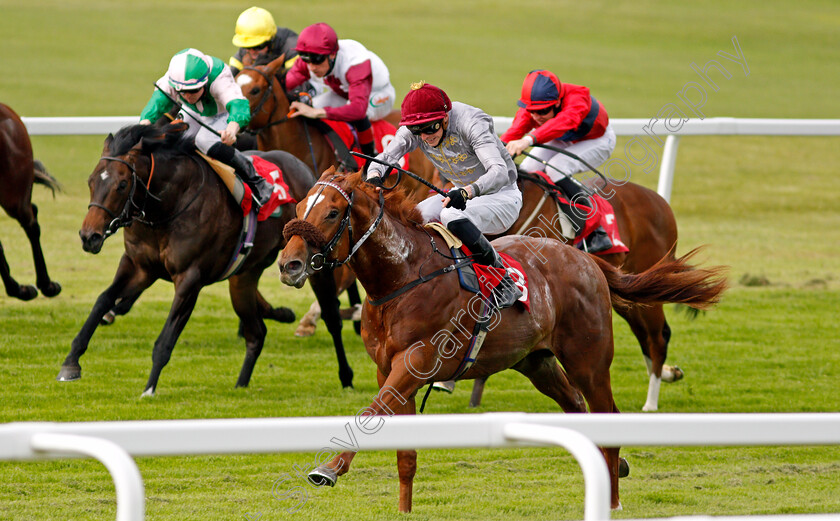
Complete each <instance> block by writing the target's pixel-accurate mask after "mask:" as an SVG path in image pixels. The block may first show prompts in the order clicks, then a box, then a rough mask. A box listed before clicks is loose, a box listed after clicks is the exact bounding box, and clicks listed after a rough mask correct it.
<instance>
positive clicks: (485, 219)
mask: <svg viewBox="0 0 840 521" xmlns="http://www.w3.org/2000/svg"><path fill="white" fill-rule="evenodd" d="M442 203H443V196H441V195H433V196H431V197H429V198H427V199H425V200H423V201H420V203H418V204H417V209H418V210H420V213H421V214H422V215H423V221H424V222H430V221H440V222H441V224H443V225H444V226H446V225H448V224H449V223H450V222H452V221H455V220H458V219H464V218H467V219H469V220H470V221H472V223H473V224H474V225H475V227H476V228H478V229H479V231H481V233H484V234H486V235H495V234H498V233H502V232H504V231H505V230H507V229H508V228H510V227H511V226H513V223H514V222H516V219H517V218H518V217H519V212H520V210H522V192H520V191H519V189H518V188H517V187H516V185H511V186H508V187H505V188H503V189H502V190H501V191H498V192H496V193H493V194H486V195H480V196H478V197H476V198H474V199H470V200H468V201H467V208H466V210H458V209H456V208H443V204H442Z"/></svg>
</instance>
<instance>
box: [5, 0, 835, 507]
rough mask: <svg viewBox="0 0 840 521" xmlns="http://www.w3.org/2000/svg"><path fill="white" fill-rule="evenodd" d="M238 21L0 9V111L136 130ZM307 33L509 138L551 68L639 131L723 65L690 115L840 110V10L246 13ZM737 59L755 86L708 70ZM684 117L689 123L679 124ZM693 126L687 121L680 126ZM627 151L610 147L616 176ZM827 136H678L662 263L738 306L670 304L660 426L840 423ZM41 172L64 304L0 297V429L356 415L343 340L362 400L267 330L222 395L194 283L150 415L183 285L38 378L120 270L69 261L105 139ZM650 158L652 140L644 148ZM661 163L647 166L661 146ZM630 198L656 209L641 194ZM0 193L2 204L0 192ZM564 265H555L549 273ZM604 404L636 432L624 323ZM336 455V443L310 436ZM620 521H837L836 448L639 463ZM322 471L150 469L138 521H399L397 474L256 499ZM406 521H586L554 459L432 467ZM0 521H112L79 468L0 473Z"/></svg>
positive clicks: (18, 258) (635, 6)
mask: <svg viewBox="0 0 840 521" xmlns="http://www.w3.org/2000/svg"><path fill="white" fill-rule="evenodd" d="M250 5H252V4H251V3H250V2H220V1H206V2H201V3H199V2H195V1H186V2H177V3H173V2H161V1H158V0H154V1H147V2H130V3H129V2H97V1H81V0H70V1H69V2H66V1H65V2H56V1H44V0H36V1H31V2H26V3H22V2H12V1H8V0H0V13H2V14H0V41H2V43H3V58H2V63H3V65H4V71H6V73H5V74H3V75H2V76H0V101H3V102H4V103H7V104H9V105H10V106H12V107H13V108H14V109H15V110H16V111H17V112H18V113H20V114H21V115H23V116H91V115H107V116H112V115H129V114H136V113H138V112H139V110H140V109H141V108H142V106H143V105H144V104H145V102H146V99H147V97H148V96H149V95H150V93H151V90H152V86H151V84H152V82H153V81H154V80H156V79H157V78H158V77H159V76H160V75H161V74H162V73H163V71H164V69H165V67H166V63H167V62H168V60H169V57H170V56H171V54H172V53H174V52H175V51H177V50H179V49H181V48H183V47H187V46H194V47H198V48H200V49H202V50H205V51H206V52H209V53H211V54H215V55H217V56H220V57H222V58H225V59H226V58H227V57H228V56H229V55H230V54H231V53H232V52H233V47H232V46H231V45H230V37H231V36H232V31H233V25H234V21H235V19H236V16H237V15H238V14H239V12H241V11H242V10H243V9H245V8H247V7H249V6H250ZM259 5H261V6H262V7H265V8H267V9H269V10H270V11H272V12H273V13H274V16H275V18H276V19H277V21H278V23H280V24H282V25H287V26H289V27H292V28H295V29H297V30H300V29H301V28H302V27H304V26H305V25H307V24H309V23H313V22H316V21H321V20H323V21H328V22H330V23H332V24H333V25H334V26H335V27H336V29H337V30H338V32H339V36H340V37H349V38H354V39H358V40H361V41H362V42H364V43H365V44H366V45H368V46H369V47H370V48H371V49H373V50H375V51H376V52H377V53H379V54H380V55H381V56H382V57H383V58H384V59H385V61H386V63H388V65H389V67H390V69H391V74H392V78H393V82H394V84H395V86H396V87H397V91H398V95H402V94H404V92H405V88H406V86H407V85H408V83H409V82H411V81H415V80H418V79H424V80H426V81H429V82H431V83H435V84H438V85H440V86H442V87H444V88H446V89H447V91H448V92H449V94H450V95H451V97H452V98H453V99H456V100H461V101H465V102H467V103H471V104H474V105H477V106H480V107H482V108H484V109H485V110H487V111H488V112H489V113H491V114H493V115H498V116H504V115H508V116H509V115H513V111H514V107H515V105H514V102H515V100H516V98H517V97H518V93H519V88H520V85H521V81H522V78H523V77H524V75H525V73H526V72H527V71H528V70H531V69H534V68H548V69H552V70H554V71H555V72H557V73H558V75H559V76H560V78H561V80H564V81H569V82H572V83H579V84H583V85H588V86H590V87H591V88H592V91H593V94H594V95H595V96H596V97H598V99H599V100H601V101H602V102H603V103H604V104H605V106H606V107H607V109H608V111H609V113H610V115H611V116H612V117H613V118H649V117H652V116H654V115H655V114H656V113H657V111H658V110H659V109H660V108H662V107H663V106H665V105H666V104H668V103H675V104H678V105H679V104H680V101H679V99H678V97H677V92H679V91H680V90H681V89H682V88H683V86H684V85H686V84H687V83H688V82H692V81H697V80H698V77H697V75H696V74H695V73H694V72H693V71H692V70H691V67H690V64H691V63H692V62H694V63H697V64H699V65H701V66H702V65H703V64H705V63H706V62H708V61H709V60H712V59H717V60H719V61H720V62H721V63H722V64H724V65H725V66H727V67H728V70H729V71H730V72H731V73H732V74H733V76H732V78H731V79H729V80H725V79H723V78H722V77H716V78H717V79H718V80H719V86H720V90H719V91H717V92H712V91H711V90H709V91H708V93H707V94H708V96H707V101H706V105H705V106H704V107H703V110H704V112H705V114H706V115H707V116H710V117H712V116H734V117H792V118H822V117H836V115H837V114H838V113H840V98H838V97H837V96H834V95H832V94H833V93H834V92H836V87H835V86H836V85H837V83H838V80H840V72H838V70H837V67H836V63H838V62H839V61H840V45H838V44H840V41H839V40H840V31H838V30H837V27H838V23H839V22H840V6H838V5H837V3H836V2H830V1H805V2H797V3H795V4H794V3H793V2H783V1H775V2H758V1H746V2H738V3H731V2H723V1H722V0H720V1H712V2H703V3H678V2H664V1H641V2H633V3H615V2H604V1H593V2H586V3H581V2H565V1H562V2H561V1H556V2H555V1H548V0H544V1H543V0H538V1H536V2H530V3H528V5H527V6H525V5H524V4H521V3H515V2H501V1H498V2H497V1H492V2H478V1H466V2H449V3H441V2H431V1H419V2H407V1H402V0H401V1H396V2H382V1H379V0H375V1H372V2H369V3H365V4H356V3H351V2H347V3H343V2H330V1H318V0H313V1H310V2H306V3H298V4H294V3H289V2H282V3H281V2H268V3H264V4H259ZM733 36H736V37H737V39H738V41H739V43H740V45H741V48H742V51H743V53H744V55H745V57H746V60H747V62H748V64H749V67H750V74H749V76H744V74H743V72H740V74H739V71H738V70H737V67H738V66H737V65H736V64H734V63H733V62H730V61H727V60H726V59H725V58H722V57H720V56H718V55H717V52H718V51H725V52H729V53H730V54H732V53H733V52H734V51H733V49H732V43H731V38H732V37H733ZM683 109H684V110H687V109H685V107H684V106H683ZM689 115H690V116H693V115H692V114H689ZM627 141H628V138H621V139H620V140H619V145H618V147H617V149H616V155H621V154H623V146H624V144H626V143H627ZM837 143H838V141H837V138H790V137H774V138H768V137H737V138H735V137H686V138H683V139H682V140H681V143H680V150H679V159H678V161H677V167H676V172H677V174H676V179H675V184H674V190H673V196H672V201H673V208H674V212H675V214H676V216H677V221H678V223H679V229H680V243H679V252H680V253H685V252H687V251H688V250H690V249H691V248H693V247H696V246H698V245H702V244H706V245H708V246H707V248H706V250H705V251H704V253H703V254H702V255H701V258H702V261H703V263H704V264H725V265H728V266H730V267H731V268H730V281H731V283H732V286H733V287H732V289H731V290H730V291H729V292H728V293H727V294H726V295H725V298H724V300H723V302H722V303H721V305H720V306H718V307H717V308H716V309H714V310H712V311H710V312H708V313H705V314H704V315H702V316H701V317H699V318H698V319H696V320H693V321H692V320H689V319H687V318H686V317H685V316H683V315H682V314H680V313H677V312H676V311H675V310H674V309H673V308H671V307H669V308H667V311H666V312H667V315H668V321H669V323H670V324H671V327H672V329H673V332H674V336H673V338H672V342H671V345H670V350H669V362H671V363H675V364H678V365H680V366H681V367H682V369H683V370H684V371H685V373H686V378H685V380H683V381H681V382H679V383H677V384H673V385H667V384H665V385H663V388H662V393H661V399H660V410H662V411H663V412H686V413H692V412H697V413H701V412H836V411H838V410H840V398H838V392H837V389H838V382H839V381H840V340H838V335H837V331H838V330H837V325H836V317H837V309H838V308H839V307H840V283H839V282H838V281H840V261H838V259H840V211H838V205H837V199H838V196H840V178H838V176H837V175H836V171H835V170H836V168H835V167H836V165H837V164H838V161H840V154H838V147H837ZM33 146H34V148H35V153H36V156H37V157H38V158H40V159H41V160H43V161H44V163H45V164H46V165H47V166H48V167H49V168H50V170H51V171H52V173H53V174H54V175H55V176H56V177H57V178H58V179H59V180H60V181H61V182H62V183H63V184H64V187H65V191H64V192H63V193H60V194H58V195H57V196H56V197H55V199H53V198H52V197H51V195H50V194H49V192H47V191H46V190H44V189H43V188H41V187H36V188H35V193H34V200H35V202H36V203H37V204H38V206H39V208H40V221H41V226H42V242H43V245H44V250H45V253H46V257H47V262H48V266H49V268H50V273H51V275H52V276H53V278H55V279H56V280H58V281H59V282H61V284H62V285H63V287H64V291H63V292H62V293H61V295H60V296H59V297H57V298H56V299H52V300H48V299H45V298H43V297H39V298H37V299H36V300H34V301H32V302H28V303H21V302H18V301H14V300H11V299H9V298H7V297H5V296H2V297H0V327H2V333H0V360H2V364H0V381H2V382H3V383H4V389H3V391H2V394H0V421H2V422H11V421H92V420H135V419H169V418H231V417H291V416H327V415H351V414H354V413H355V412H356V411H358V410H359V409H361V408H362V407H364V406H366V405H367V404H369V402H370V399H371V397H372V396H373V395H374V394H375V393H376V384H375V381H376V379H375V369H374V366H373V364H372V363H371V362H370V360H369V359H368V357H367V355H366V354H365V353H364V349H363V347H362V345H361V342H360V340H359V338H358V337H356V336H355V335H353V334H352V333H351V330H350V328H349V327H346V328H345V334H344V340H345V343H346V345H347V350H348V355H349V358H350V363H351V364H352V366H353V368H354V370H355V372H356V379H355V382H356V388H355V389H354V390H352V391H341V390H340V388H339V384H338V378H337V374H336V363H335V360H334V355H333V354H332V345H331V342H330V338H329V335H328V334H327V333H326V332H325V331H324V330H323V327H321V328H320V330H319V332H318V333H317V334H316V336H315V337H313V338H310V339H299V338H295V337H294V336H293V335H292V331H293V325H283V324H276V323H270V324H268V330H269V337H268V340H267V344H266V348H265V350H264V351H263V354H262V356H261V358H260V360H259V362H258V363H257V366H256V369H255V371H254V376H253V379H252V383H251V386H250V387H249V388H247V389H235V388H234V383H235V380H236V377H237V375H238V371H239V367H240V366H241V363H242V359H243V357H244V342H243V341H242V340H241V339H239V338H237V337H236V326H237V323H236V319H235V317H234V314H233V312H232V309H231V305H230V303H229V301H228V297H227V287H226V284H224V283H223V284H219V285H215V286H212V287H209V288H206V289H205V290H204V291H203V292H202V295H201V297H200V299H199V302H198V306H197V308H196V311H195V312H194V314H193V316H192V318H191V320H190V322H189V324H188V325H187V327H186V329H185V331H184V333H183V335H182V336H181V338H180V340H179V342H178V344H177V346H176V348H175V351H174V353H173V356H172V360H171V362H170V363H169V365H168V366H167V367H166V368H165V369H164V371H163V374H162V377H161V380H160V386H159V388H158V395H157V396H156V397H154V398H153V399H141V398H140V393H141V391H142V390H143V386H144V384H145V382H146V379H147V377H148V372H149V370H150V368H151V349H152V344H153V342H154V339H155V338H156V336H157V335H158V333H159V331H160V328H161V327H162V325H163V322H164V320H165V318H166V315H167V313H168V309H169V303H170V300H171V298H172V287H171V285H168V284H166V283H158V284H157V285H156V286H154V287H152V288H151V289H150V290H149V291H147V292H146V294H144V295H143V297H142V299H141V300H140V302H139V303H138V304H137V306H136V307H135V309H134V310H133V311H132V313H131V314H130V315H129V316H128V317H126V318H120V319H118V321H117V323H116V324H115V325H113V326H110V327H101V328H99V329H98V330H97V331H96V334H95V335H94V337H93V340H92V342H91V345H90V348H89V349H88V352H87V353H86V354H85V355H84V357H82V359H81V364H82V368H83V373H82V374H83V378H82V380H81V381H79V382H75V383H69V384H65V383H58V382H56V381H55V379H54V378H55V375H56V374H57V372H58V369H59V366H60V364H61V361H62V360H63V359H64V357H65V356H66V354H67V352H68V350H69V347H70V342H71V340H72V339H73V337H74V336H75V334H76V333H77V332H78V330H79V328H80V327H81V324H82V323H83V321H84V320H85V318H86V317H87V314H88V312H89V311H90V308H91V306H92V304H93V301H94V300H95V298H96V296H97V295H98V294H99V293H100V292H101V291H102V290H103V289H104V288H105V287H106V286H107V285H108V284H109V282H110V279H111V277H112V275H113V272H114V270H115V268H116V263H117V260H118V259H119V256H120V254H121V252H122V245H121V234H118V235H117V236H115V237H113V238H111V239H109V241H108V242H107V243H106V245H105V248H104V250H103V251H102V253H100V254H99V255H97V256H92V255H88V254H85V253H83V252H82V251H81V248H80V244H79V239H78V235H77V234H78V229H79V226H80V224H81V221H82V219H83V217H84V214H85V212H86V208H87V203H88V193H87V185H86V178H87V176H88V175H89V174H90V172H91V169H92V168H93V166H94V164H95V163H96V160H97V159H98V157H99V154H100V151H101V147H102V137H101V136H93V137H35V138H33ZM651 146H653V145H651ZM653 150H654V151H655V152H656V153H657V154H658V155H661V148H657V147H653ZM632 179H633V181H635V182H639V183H641V184H644V185H646V186H652V187H655V185H656V174H646V173H644V172H642V171H641V168H637V169H634V171H633V176H632ZM0 189H2V187H0ZM0 239H2V241H3V246H4V248H5V250H6V256H7V258H8V260H9V263H10V265H11V269H12V272H13V274H14V275H15V276H16V277H17V278H18V280H20V281H21V282H27V283H32V282H33V281H34V278H35V275H34V268H33V267H32V262H31V254H30V252H29V246H28V244H27V242H26V240H25V237H24V235H23V232H22V231H21V230H20V228H19V227H18V226H17V223H15V222H13V221H12V220H11V219H9V218H8V217H6V216H5V215H3V216H1V217H0ZM558 269H562V267H558ZM261 289H262V291H263V293H264V294H265V295H266V296H267V297H268V298H269V299H270V300H271V301H272V302H273V303H274V304H275V305H279V304H284V305H288V306H290V307H292V308H293V309H294V310H295V311H296V312H297V313H298V314H299V315H300V314H302V313H303V312H305V311H306V309H307V308H308V306H309V303H310V302H311V299H312V296H311V292H310V291H309V290H308V289H305V290H300V291H299V290H294V289H291V288H287V287H284V286H282V285H281V284H280V282H279V280H278V277H277V268H276V267H272V268H270V269H269V270H268V271H267V272H266V275H265V277H264V278H263V280H262V282H261ZM615 334H616V355H615V360H614V362H613V367H612V381H613V387H614V394H615V397H616V401H617V403H618V406H619V408H620V409H621V410H622V411H624V412H637V411H639V410H640V409H641V406H642V404H643V403H644V400H645V394H646V390H647V376H646V374H645V372H644V363H643V361H642V357H641V356H640V353H639V348H638V345H637V344H636V342H635V339H634V338H633V337H632V335H631V333H630V331H629V328H628V327H627V326H626V324H624V323H623V322H621V321H620V320H619V319H616V320H615ZM469 390H470V386H469V385H468V384H467V385H460V386H459V387H458V389H457V390H456V392H455V394H454V395H453V396H451V397H450V396H441V395H437V394H435V395H432V397H431V398H430V402H429V404H428V406H427V407H428V412H429V413H466V412H474V411H471V410H469V409H467V407H466V403H467V400H468V396H469ZM556 410H557V408H556V406H555V405H554V404H553V403H552V402H551V401H550V400H549V399H547V398H545V397H543V396H541V395H539V394H538V393H537V392H536V391H535V390H533V388H531V386H530V384H529V383H528V382H527V381H526V380H525V379H524V378H523V377H521V376H520V375H518V374H516V373H513V372H506V373H502V374H499V375H497V376H494V377H493V378H492V379H491V380H490V381H489V383H488V388H487V392H486V393H485V397H484V401H483V404H482V407H481V409H479V411H478V412H487V411H526V412H553V411H556ZM327 434H328V433H325V436H327ZM622 454H623V455H624V456H625V457H627V459H628V460H629V462H630V465H631V469H632V470H631V475H630V477H628V478H626V479H624V480H622V481H621V499H622V503H623V505H624V510H623V511H622V512H619V513H615V514H613V517H615V518H640V517H655V516H684V515H694V514H716V515H725V514H769V513H791V512H793V513H800V512H813V513H817V512H838V511H840V500H838V498H837V494H836V490H837V489H838V488H840V464H838V461H840V449H838V448H837V447H755V448H731V447H720V448H717V447H710V448H684V447H667V448H661V447H635V448H628V449H624V450H623V451H622ZM313 457H314V455H313V454H284V455H243V456H204V457H169V458H139V459H138V460H137V463H138V466H139V467H140V471H141V473H142V475H143V478H144V481H145V486H146V496H147V502H146V509H147V514H148V518H149V519H155V520H169V519H172V520H176V519H177V520H204V519H220V518H225V519H242V518H243V516H245V515H246V514H251V513H257V512H260V513H262V518H261V519H263V520H267V519H283V518H294V519H301V520H304V519H324V518H336V519H351V518H352V519H397V518H402V517H404V516H399V515H398V514H397V512H396V510H397V508H396V507H397V499H396V494H397V480H396V466H395V461H394V460H395V457H394V454H393V453H390V452H387V453H386V452H372V453H363V454H361V455H360V456H359V457H358V458H356V460H355V461H354V465H353V470H352V471H351V472H350V473H349V474H348V475H346V476H345V477H343V478H342V481H341V483H340V484H339V486H337V487H336V488H335V489H327V490H322V489H319V490H314V489H309V488H307V487H308V485H306V484H305V483H304V482H303V481H302V480H300V481H299V482H298V484H299V485H300V486H301V487H303V488H302V489H301V490H306V491H307V494H308V496H307V500H306V502H305V504H304V505H303V506H302V508H301V509H300V510H299V511H298V512H296V513H294V514H292V513H289V512H287V511H285V508H288V507H292V506H293V505H294V502H292V501H278V500H277V499H275V498H273V497H272V495H271V490H272V483H273V482H274V481H275V480H277V479H278V478H280V477H281V476H282V475H284V474H286V473H288V474H293V473H294V469H295V466H297V467H300V468H304V467H306V466H307V465H309V464H310V462H311V461H312V459H313ZM418 463H419V469H418V474H417V479H416V482H415V494H414V512H413V513H412V514H411V516H410V517H411V518H412V519H418V520H426V519H547V518H561V519H580V518H581V517H582V515H583V480H582V476H581V474H580V471H579V469H578V468H577V465H576V463H575V462H574V460H573V458H572V457H571V456H570V455H568V454H567V453H565V452H564V451H562V450H555V449H536V448H535V449H521V450H437V451H422V452H421V453H420V455H419V458H418ZM0 477H1V478H0V519H2V520H5V519H9V520H11V519H14V520H29V519H32V520H35V519H38V520H41V519H56V518H59V517H72V518H74V519H106V518H113V517H114V514H115V510H116V505H115V494H114V490H113V485H112V483H111V480H110V477H109V476H108V474H107V471H106V470H105V469H104V467H102V465H100V464H99V463H96V462H94V461H90V460H64V461H51V462H46V461H45V462H0Z"/></svg>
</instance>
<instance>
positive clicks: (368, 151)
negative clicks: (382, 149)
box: [359, 141, 376, 157]
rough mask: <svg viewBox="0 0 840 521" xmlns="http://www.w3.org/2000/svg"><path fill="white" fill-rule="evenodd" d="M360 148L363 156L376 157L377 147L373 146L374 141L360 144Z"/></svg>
mask: <svg viewBox="0 0 840 521" xmlns="http://www.w3.org/2000/svg"><path fill="white" fill-rule="evenodd" d="M359 147H360V148H361V149H362V154H364V155H366V156H370V157H376V147H375V146H374V145H373V141H371V142H370V143H360V144H359Z"/></svg>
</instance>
